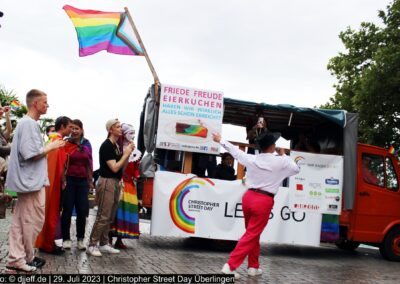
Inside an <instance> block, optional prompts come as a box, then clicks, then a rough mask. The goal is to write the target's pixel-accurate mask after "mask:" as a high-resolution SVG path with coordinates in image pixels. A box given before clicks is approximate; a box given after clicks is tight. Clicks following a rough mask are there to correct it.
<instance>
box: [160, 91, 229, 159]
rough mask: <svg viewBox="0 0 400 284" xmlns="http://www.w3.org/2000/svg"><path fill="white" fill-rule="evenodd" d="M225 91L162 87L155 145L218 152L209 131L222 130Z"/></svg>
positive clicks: (189, 150) (175, 148)
mask: <svg viewBox="0 0 400 284" xmlns="http://www.w3.org/2000/svg"><path fill="white" fill-rule="evenodd" d="M223 104H224V94H223V93H222V92H217V91H208V90H201V89H193V88H186V87H179V86H172V85H164V84H163V85H162V86H161V97H160V110H159V118H158V129H157V141H156V145H157V148H163V149H169V150H180V151H188V152H199V153H209V154H219V152H220V151H219V144H217V143H215V142H213V141H212V133H213V132H218V133H221V129H222V116H223Z"/></svg>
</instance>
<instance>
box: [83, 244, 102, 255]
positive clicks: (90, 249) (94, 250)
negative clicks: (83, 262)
mask: <svg viewBox="0 0 400 284" xmlns="http://www.w3.org/2000/svg"><path fill="white" fill-rule="evenodd" d="M86 253H87V254H90V255H93V256H102V254H101V252H100V251H99V248H98V247H97V246H89V247H88V248H87V250H86Z"/></svg>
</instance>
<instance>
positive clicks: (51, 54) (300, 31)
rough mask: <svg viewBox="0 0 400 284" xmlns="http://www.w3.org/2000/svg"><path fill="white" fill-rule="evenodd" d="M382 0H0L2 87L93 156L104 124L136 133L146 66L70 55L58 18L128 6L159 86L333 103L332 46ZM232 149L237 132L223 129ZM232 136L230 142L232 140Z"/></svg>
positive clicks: (338, 47) (68, 32) (72, 44)
mask: <svg viewBox="0 0 400 284" xmlns="http://www.w3.org/2000/svg"><path fill="white" fill-rule="evenodd" d="M389 3H391V1H389V0H257V1H256V0H210V1H209V0H168V1H165V0H126V1H113V0H79V1H78V0H70V1H61V0H36V1H32V0H18V1H15V0H0V10H1V11H3V12H4V16H3V18H0V24H1V26H2V27H1V28H0V84H2V85H4V86H5V87H6V88H7V89H12V90H14V91H15V92H16V93H17V95H18V96H19V97H20V99H21V101H24V98H25V94H26V93H27V91H28V90H30V89H32V88H38V89H41V90H43V91H45V92H46V93H47V94H48V100H49V103H50V108H49V110H48V114H47V115H46V116H47V117H52V118H56V117H57V116H60V115H67V116H69V117H71V118H79V119H81V120H82V121H83V123H84V128H85V134H86V136H87V138H88V139H89V140H91V142H92V144H93V148H94V159H95V163H96V164H97V160H98V148H99V146H100V144H101V142H102V141H103V140H104V139H105V136H106V130H105V122H106V121H107V120H108V119H110V118H119V119H120V120H121V121H123V122H127V123H131V124H133V125H134V126H135V127H136V129H138V127H139V116H140V112H141V108H142V104H143V99H144V96H145V95H146V92H147V90H148V88H149V86H150V85H151V84H152V83H153V78H152V75H151V72H150V70H149V68H148V67H147V63H146V60H145V58H144V57H133V56H121V55H114V54H108V53H105V52H101V53H97V54H95V55H91V56H88V57H79V56H78V41H77V39H76V32H75V29H74V27H73V25H72V23H71V21H70V19H69V18H68V17H67V15H66V14H65V12H64V11H63V10H62V7H63V5H65V4H69V5H72V6H74V7H76V8H80V9H93V10H102V11H123V8H124V7H125V6H127V7H128V8H129V10H130V12H131V14H132V16H133V18H134V20H135V24H136V26H137V28H138V29H139V33H140V35H141V37H142V40H143V42H144V44H145V47H146V49H147V51H148V54H149V56H150V58H151V60H152V62H153V65H154V67H155V69H156V71H157V73H158V76H159V78H160V81H161V83H165V84H172V85H178V86H187V87H193V88H201V89H209V90H217V91H222V92H224V94H225V97H229V98H234V99H243V100H249V101H253V102H265V103H269V104H280V103H287V104H293V105H296V106H304V107H313V106H315V105H320V104H323V103H325V102H326V101H327V100H328V98H329V97H330V96H332V95H333V94H334V89H333V87H332V86H333V84H334V83H335V78H333V77H332V76H331V75H330V73H329V71H328V70H327V68H326V66H327V64H328V60H329V59H330V58H332V57H333V56H336V55H337V54H338V52H339V51H343V50H344V49H343V45H342V44H341V41H340V40H339V38H338V35H339V33H340V32H341V31H344V30H345V29H346V27H348V26H350V27H352V28H353V29H358V28H359V26H360V23H361V22H363V21H367V22H375V23H377V24H380V21H379V19H378V16H377V14H378V10H382V9H383V10H385V9H386V6H387V5H388V4H389ZM223 131H224V134H225V136H228V135H229V137H227V138H230V139H232V138H233V139H232V140H243V139H245V133H244V132H243V133H239V132H240V131H239V132H237V131H236V133H235V132H234V131H232V130H231V129H230V128H224V130H223ZM231 136H233V137H231Z"/></svg>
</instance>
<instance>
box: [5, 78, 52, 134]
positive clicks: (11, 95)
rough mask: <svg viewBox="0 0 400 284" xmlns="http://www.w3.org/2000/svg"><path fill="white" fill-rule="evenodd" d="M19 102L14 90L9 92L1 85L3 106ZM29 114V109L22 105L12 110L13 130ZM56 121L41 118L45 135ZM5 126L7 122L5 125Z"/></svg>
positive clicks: (40, 123)
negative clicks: (46, 130)
mask: <svg viewBox="0 0 400 284" xmlns="http://www.w3.org/2000/svg"><path fill="white" fill-rule="evenodd" d="M15 100H16V101H19V99H18V97H17V95H16V94H15V92H14V91H12V90H7V89H6V88H5V87H4V86H3V85H0V102H1V105H2V106H7V105H10V104H11V102H12V101H15ZM27 112H28V109H27V107H26V106H25V105H24V104H22V103H21V107H19V108H16V109H12V111H11V123H12V125H13V128H14V129H15V126H16V125H17V122H18V120H19V119H20V118H22V117H23V116H24V115H25V114H26V113H27ZM53 122H54V119H52V118H46V117H44V118H41V119H40V120H39V125H40V130H41V131H42V133H45V129H46V127H47V126H48V125H50V124H53ZM3 125H5V121H4V123H3Z"/></svg>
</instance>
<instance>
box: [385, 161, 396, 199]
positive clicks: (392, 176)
mask: <svg viewBox="0 0 400 284" xmlns="http://www.w3.org/2000/svg"><path fill="white" fill-rule="evenodd" d="M386 187H387V189H388V190H390V191H398V190H399V185H398V182H397V174H396V171H395V169H394V166H393V162H392V160H391V159H390V158H389V157H386Z"/></svg>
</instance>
